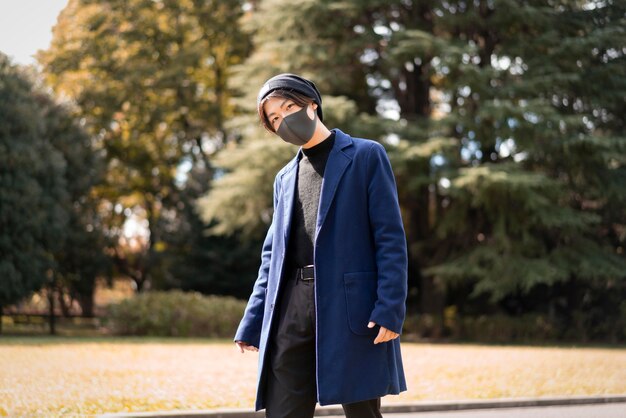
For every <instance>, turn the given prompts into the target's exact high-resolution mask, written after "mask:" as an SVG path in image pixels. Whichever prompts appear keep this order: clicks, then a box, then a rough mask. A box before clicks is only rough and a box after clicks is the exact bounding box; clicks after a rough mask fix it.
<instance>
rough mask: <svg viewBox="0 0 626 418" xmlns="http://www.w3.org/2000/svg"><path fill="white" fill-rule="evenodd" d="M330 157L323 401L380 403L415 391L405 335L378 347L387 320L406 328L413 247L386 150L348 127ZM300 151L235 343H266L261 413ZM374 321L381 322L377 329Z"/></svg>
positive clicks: (280, 181) (277, 199)
mask: <svg viewBox="0 0 626 418" xmlns="http://www.w3.org/2000/svg"><path fill="white" fill-rule="evenodd" d="M333 130H334V131H335V143H334V144H333V148H332V149H331V151H330V154H329V156H328V161H327V163H326V168H325V171H324V178H323V181H322V189H321V191H320V203H319V209H318V216H317V224H316V225H317V226H316V235H315V243H314V265H315V269H314V272H315V282H314V283H315V303H316V324H317V330H316V333H317V335H316V345H317V347H316V355H317V401H318V402H319V404H320V405H329V404H341V403H351V402H358V401H362V400H366V399H373V398H377V397H381V396H384V395H387V394H398V393H400V392H402V391H405V390H406V381H405V377H404V370H403V367H402V358H401V354H400V338H396V339H395V340H391V341H388V342H385V343H379V344H374V342H373V341H374V339H375V338H376V335H377V334H378V330H379V326H378V325H382V326H384V327H386V328H388V329H390V330H392V331H394V332H397V333H398V334H401V332H402V324H403V322H404V317H405V311H406V309H405V302H406V296H407V248H406V237H405V233H404V227H403V224H402V218H401V215H400V208H399V204H398V195H397V189H396V182H395V178H394V175H393V172H392V169H391V164H390V162H389V158H388V157H387V153H386V152H385V148H384V147H383V146H382V145H381V144H379V143H378V142H376V141H372V140H369V139H363V138H353V137H351V136H350V135H347V134H345V133H343V132H342V131H341V130H339V129H333ZM300 153H302V149H301V148H300V149H299V150H298V154H296V156H295V157H294V158H293V159H292V160H291V161H290V162H289V163H288V164H287V165H285V167H283V168H282V169H281V170H280V171H279V172H278V174H277V175H276V178H275V180H274V214H273V218H272V223H271V225H270V227H269V230H268V231H267V236H266V237H265V241H264V243H263V248H262V252H261V267H260V268H259V273H258V277H257V280H256V282H255V284H254V287H253V289H252V294H251V296H250V299H249V301H248V304H247V307H246V309H245V312H244V316H243V319H242V320H241V323H240V324H239V328H238V330H237V333H236V335H235V338H234V340H235V341H245V342H247V343H249V344H251V345H253V346H255V347H258V348H259V364H258V381H257V396H256V403H255V410H257V411H258V410H260V409H263V408H265V399H264V393H265V387H264V384H265V374H266V373H267V370H266V367H267V366H266V362H265V356H266V355H267V352H266V347H267V342H268V341H267V339H268V334H269V330H270V327H271V325H272V321H273V319H274V306H275V304H276V295H277V290H278V288H279V286H280V283H279V280H280V278H281V273H282V269H283V261H284V257H285V250H286V245H287V243H288V242H289V237H288V232H289V228H290V225H291V216H290V215H291V209H292V206H293V199H294V194H295V193H294V192H295V185H296V179H297V172H298V156H299V154H300ZM369 321H374V322H375V323H376V324H378V325H377V326H375V327H374V328H371V329H370V328H367V324H368V322H369Z"/></svg>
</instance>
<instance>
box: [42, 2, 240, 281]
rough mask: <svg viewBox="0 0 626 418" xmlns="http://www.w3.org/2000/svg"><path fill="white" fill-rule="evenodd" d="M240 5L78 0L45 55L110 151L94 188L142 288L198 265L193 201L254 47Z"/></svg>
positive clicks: (120, 265) (209, 171) (128, 271)
mask: <svg viewBox="0 0 626 418" xmlns="http://www.w3.org/2000/svg"><path fill="white" fill-rule="evenodd" d="M242 13H243V10H242V2H241V1H237V0H234V1H227V0H224V1H218V2H206V1H198V0H185V1H179V2H165V1H154V2H153V1H144V0H132V1H125V0H124V1H120V0H108V1H104V2H102V1H92V0H71V1H70V2H69V3H68V5H67V7H66V8H65V9H64V10H63V11H62V12H61V14H60V16H59V19H58V23H57V25H56V26H55V28H54V30H53V39H52V42H51V46H50V48H49V49H48V50H46V51H43V52H42V53H41V54H40V55H39V57H38V58H39V61H40V63H41V64H42V66H43V70H44V73H45V75H46V80H47V82H48V83H49V85H50V86H51V87H52V88H53V89H54V91H55V92H56V93H58V94H62V95H65V96H68V97H70V98H71V99H72V100H73V101H75V103H76V104H77V112H76V113H77V116H78V117H80V118H81V120H83V121H85V123H86V126H87V127H88V128H89V131H90V133H91V134H93V139H94V142H95V143H96V145H97V147H98V148H99V149H101V150H102V152H103V154H104V156H105V158H106V177H105V179H104V180H105V181H104V182H103V184H101V185H100V187H98V188H97V189H96V190H95V193H94V194H95V196H96V197H97V199H99V200H100V201H101V202H102V205H101V207H102V213H103V214H104V215H105V216H106V221H105V222H106V224H107V225H108V226H109V231H110V234H111V236H115V237H114V238H117V239H119V241H117V242H120V244H117V245H116V246H115V247H114V249H113V250H114V258H115V262H116V263H115V265H116V267H117V273H118V274H123V275H127V276H129V277H131V278H132V279H133V280H135V282H136V283H137V287H138V288H139V289H143V288H144V286H146V285H147V284H150V285H151V286H152V287H153V288H155V287H157V288H158V287H161V288H165V287H168V286H171V285H173V284H175V283H177V282H178V278H176V277H173V276H172V274H171V273H170V270H171V269H172V268H173V266H175V265H177V264H187V265H191V263H189V259H190V258H192V257H193V256H194V255H193V254H192V251H191V250H190V247H191V246H193V245H196V246H201V245H205V244H206V243H205V242H204V241H203V238H202V234H201V232H202V225H198V220H197V214H196V213H195V212H194V211H190V210H188V208H189V207H191V206H192V201H193V200H194V199H195V198H196V196H197V194H199V193H201V192H206V190H207V189H208V188H209V187H210V185H211V177H212V175H213V167H212V163H211V156H212V155H213V154H214V153H215V151H216V150H217V149H219V148H220V147H222V146H223V144H224V143H226V142H227V141H228V140H229V139H231V137H232V136H231V135H229V133H228V132H227V131H226V128H225V126H224V122H225V120H226V119H227V118H229V117H230V116H231V114H232V109H231V106H230V105H229V104H228V98H229V96H230V91H229V89H228V87H227V81H228V78H229V71H228V69H229V67H230V66H231V65H234V64H237V63H239V62H240V61H241V57H242V55H244V54H245V53H246V50H247V47H248V44H247V38H246V37H245V36H244V35H243V34H242V33H241V31H240V29H239V26H238V25H237V24H236V22H237V20H238V19H239V17H240V16H241V15H242ZM129 221H131V222H136V224H137V223H138V224H139V225H140V226H141V228H140V229H142V232H143V234H142V236H141V237H140V238H139V241H140V242H139V243H138V245H135V246H134V247H131V246H130V245H128V244H126V245H124V244H123V243H124V237H122V232H123V228H124V225H125V224H126V223H127V222H129ZM136 224H135V225H136ZM144 228H145V229H147V231H145V230H144ZM207 249H210V250H212V251H215V248H207ZM200 271H201V270H197V271H196V274H199V273H200Z"/></svg>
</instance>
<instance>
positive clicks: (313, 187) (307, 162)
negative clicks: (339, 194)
mask: <svg viewBox="0 0 626 418" xmlns="http://www.w3.org/2000/svg"><path fill="white" fill-rule="evenodd" d="M334 142H335V132H334V131H331V134H330V136H329V137H328V138H326V139H325V140H324V141H322V142H320V143H319V144H316V145H314V146H313V147H311V148H309V149H305V148H302V153H303V156H302V158H300V160H299V162H298V179H297V181H296V192H295V196H294V202H293V212H292V222H291V230H290V233H289V243H288V246H287V254H286V258H287V260H286V261H287V266H288V267H289V268H293V267H302V266H306V265H309V264H313V245H314V240H315V223H316V221H317V209H318V206H319V200H320V192H321V186H322V179H323V177H324V169H325V168H326V161H327V160H328V155H329V153H330V150H331V148H332V147H333V144H334Z"/></svg>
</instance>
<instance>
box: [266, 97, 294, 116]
mask: <svg viewBox="0 0 626 418" xmlns="http://www.w3.org/2000/svg"><path fill="white" fill-rule="evenodd" d="M289 100H291V99H285V100H283V102H282V103H281V104H280V107H281V109H282V107H283V106H284V105H285V103H287V102H288V101H289ZM275 113H276V112H272V113H270V114H269V115H267V118H268V119H269V118H270V117H271V116H272V115H273V114H275Z"/></svg>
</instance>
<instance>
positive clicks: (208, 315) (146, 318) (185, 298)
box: [106, 290, 246, 338]
mask: <svg viewBox="0 0 626 418" xmlns="http://www.w3.org/2000/svg"><path fill="white" fill-rule="evenodd" d="M245 306H246V303H245V302H244V301H241V300H238V299H236V298H234V297H231V296H215V295H210V296H205V295H202V294H200V293H197V292H182V291H179V290H174V291H169V292H161V291H151V292H144V293H140V294H138V295H136V296H134V297H132V298H129V299H125V300H123V301H122V302H120V303H117V304H113V305H110V306H109V308H108V312H107V314H106V319H107V325H108V326H109V327H110V328H111V331H112V332H113V333H115V334H118V335H149V336H164V337H214V338H229V337H233V336H234V334H235V332H236V330H237V325H238V324H239V321H240V320H241V317H242V316H243V311H244V309H245Z"/></svg>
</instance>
